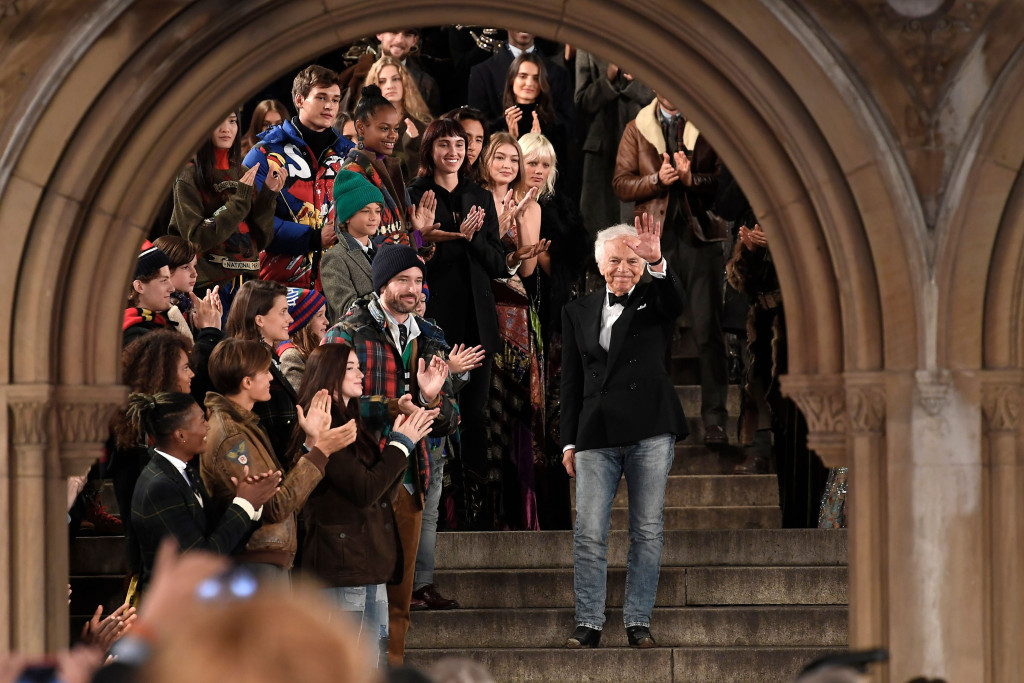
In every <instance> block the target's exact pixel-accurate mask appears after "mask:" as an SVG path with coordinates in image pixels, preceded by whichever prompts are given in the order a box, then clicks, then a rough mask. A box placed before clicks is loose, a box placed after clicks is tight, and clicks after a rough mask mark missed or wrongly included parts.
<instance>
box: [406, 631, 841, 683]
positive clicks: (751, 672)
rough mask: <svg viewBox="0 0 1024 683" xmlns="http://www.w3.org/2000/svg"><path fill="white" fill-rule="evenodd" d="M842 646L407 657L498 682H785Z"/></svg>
mask: <svg viewBox="0 0 1024 683" xmlns="http://www.w3.org/2000/svg"><path fill="white" fill-rule="evenodd" d="M566 636H568V632H567V633H566ZM655 637H657V635H656V636H655ZM842 650H843V648H835V647H833V648H817V647H687V648H667V647H665V648H655V649H653V650H635V649H631V648H628V647H621V648H620V647H604V643H602V647H600V648H598V649H596V650H566V649H564V648H531V649H525V648H515V649H503V650H493V649H491V650H484V649H460V650H458V651H454V652H453V651H452V650H408V651H407V652H406V656H405V661H406V662H407V663H408V664H411V665H413V666H416V667H418V668H425V667H427V666H429V664H431V663H433V662H436V661H437V660H439V659H442V658H444V657H452V656H457V657H465V658H467V659H471V660H473V661H475V662H478V663H480V664H482V665H484V666H485V667H487V669H488V670H489V671H490V672H491V675H492V676H493V677H494V680H495V681H499V683H504V682H506V681H535V682H538V683H546V682H551V683H561V682H563V681H565V682H569V683H577V682H580V683H582V682H583V681H616V682H617V683H689V682H691V681H692V682H694V683H696V682H698V681H699V682H701V683H706V682H707V681H715V682H716V683H749V682H750V681H758V682H759V683H776V682H779V683H782V682H783V681H791V680H792V679H793V678H794V677H795V676H796V675H797V674H798V673H800V670H801V669H802V668H803V667H804V666H805V665H806V664H807V663H809V662H811V661H814V660H815V659H818V658H820V657H825V656H828V655H834V654H837V653H839V652H841V651H842Z"/></svg>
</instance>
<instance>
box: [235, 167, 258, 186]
mask: <svg viewBox="0 0 1024 683" xmlns="http://www.w3.org/2000/svg"><path fill="white" fill-rule="evenodd" d="M259 170H260V165H259V164H256V165H255V166H253V167H252V168H250V169H249V170H248V171H246V172H245V173H243V174H242V177H241V178H239V179H238V182H239V184H241V185H248V186H249V187H252V186H253V184H254V183H255V182H256V172H257V171H259Z"/></svg>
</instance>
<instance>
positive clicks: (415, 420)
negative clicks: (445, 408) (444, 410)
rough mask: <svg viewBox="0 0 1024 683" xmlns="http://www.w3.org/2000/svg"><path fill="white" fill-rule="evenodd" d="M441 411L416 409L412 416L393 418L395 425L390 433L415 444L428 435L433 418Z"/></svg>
mask: <svg viewBox="0 0 1024 683" xmlns="http://www.w3.org/2000/svg"><path fill="white" fill-rule="evenodd" d="M440 412H441V411H440V410H439V409H437V408H434V409H433V410H425V409H423V408H417V409H416V411H415V412H414V413H413V414H412V415H399V416H398V417H396V418H395V424H394V426H392V427H391V431H392V432H398V433H399V434H403V435H405V436H407V437H408V438H409V440H410V441H412V442H413V443H416V442H417V441H419V440H420V439H422V438H423V437H425V436H426V435H427V434H429V433H430V430H431V428H432V427H433V424H434V418H436V417H437V415H438V413H440Z"/></svg>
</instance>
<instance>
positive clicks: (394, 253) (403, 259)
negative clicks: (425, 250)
mask: <svg viewBox="0 0 1024 683" xmlns="http://www.w3.org/2000/svg"><path fill="white" fill-rule="evenodd" d="M409 268H419V269H420V272H423V273H424V276H426V273H425V272H424V271H423V261H421V260H420V257H419V256H418V255H417V254H416V250H415V249H413V248H412V247H407V246H405V245H404V244H383V245H381V247H380V248H379V249H377V255H376V256H374V257H373V266H372V267H371V272H372V273H373V291H375V292H377V293H378V294H380V290H381V289H383V288H384V285H386V284H387V283H388V281H389V280H390V279H391V278H393V277H394V276H396V275H398V274H399V273H401V272H402V271H403V270H408V269H409Z"/></svg>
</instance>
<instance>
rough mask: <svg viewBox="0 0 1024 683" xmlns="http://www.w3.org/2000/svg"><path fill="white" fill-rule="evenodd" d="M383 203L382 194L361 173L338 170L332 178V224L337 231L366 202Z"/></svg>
mask: <svg viewBox="0 0 1024 683" xmlns="http://www.w3.org/2000/svg"><path fill="white" fill-rule="evenodd" d="M383 203H384V195H383V194H381V192H380V190H378V189H377V188H376V187H374V185H373V183H371V182H370V181H369V180H367V179H366V178H365V177H363V175H362V174H360V173H356V172H355V171H338V175H337V177H335V179H334V226H335V229H337V230H338V231H339V232H340V231H341V226H342V225H344V223H345V221H347V220H348V219H349V218H352V216H354V215H355V214H356V213H358V212H359V211H361V210H362V209H363V207H364V206H366V205H367V204H383Z"/></svg>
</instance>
